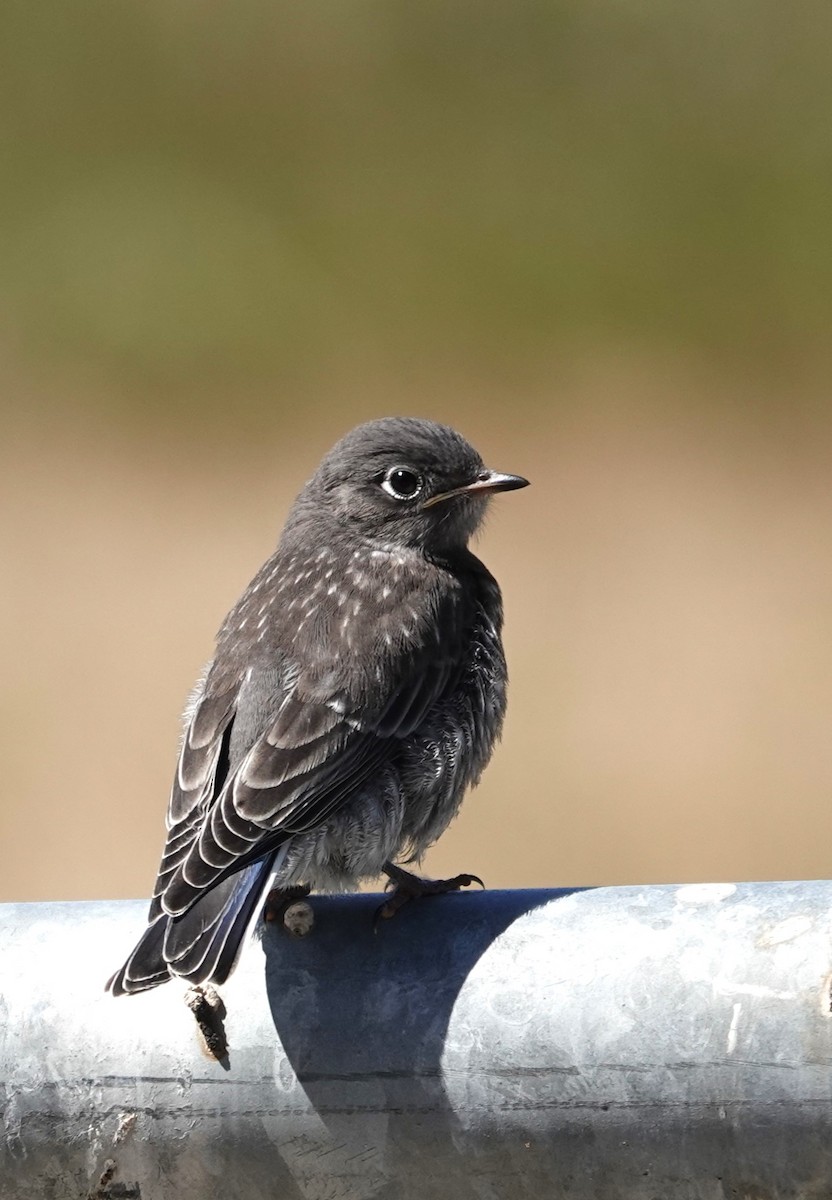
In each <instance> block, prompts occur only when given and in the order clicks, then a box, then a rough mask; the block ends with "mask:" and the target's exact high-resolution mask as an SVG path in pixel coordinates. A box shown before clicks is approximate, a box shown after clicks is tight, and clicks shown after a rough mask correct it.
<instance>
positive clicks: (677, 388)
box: [0, 361, 832, 900]
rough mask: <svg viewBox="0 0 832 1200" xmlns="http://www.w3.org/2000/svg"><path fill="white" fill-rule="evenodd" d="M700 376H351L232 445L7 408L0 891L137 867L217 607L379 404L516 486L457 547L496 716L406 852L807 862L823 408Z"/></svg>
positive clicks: (831, 599)
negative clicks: (491, 604)
mask: <svg viewBox="0 0 832 1200" xmlns="http://www.w3.org/2000/svg"><path fill="white" fill-rule="evenodd" d="M714 386H715V385H713V383H708V382H706V381H704V380H703V379H702V378H701V377H698V378H694V377H689V378H685V376H684V371H683V368H682V367H681V366H680V365H678V364H677V366H675V367H669V366H668V365H667V364H663V365H661V367H659V365H658V364H655V363H654V364H652V365H651V366H649V367H648V366H645V365H644V364H641V365H638V366H637V365H635V364H633V363H632V362H627V361H622V362H610V363H607V364H605V365H604V366H603V368H598V367H595V368H592V369H589V368H588V369H586V370H585V371H584V372H583V373H578V374H576V375H575V376H574V377H573V379H572V381H571V382H570V383H569V384H567V385H565V387H561V389H560V395H559V396H558V404H557V405H555V403H554V395H553V396H552V397H550V398H549V400H550V402H549V403H548V404H547V396H546V395H545V394H542V395H538V396H536V397H533V398H532V399H533V401H534V402H533V403H527V404H526V405H525V407H523V408H518V409H517V410H513V408H512V405H511V403H510V401H509V398H508V397H506V398H505V403H504V404H503V406H502V412H500V411H499V408H498V407H495V406H493V405H492V406H489V407H488V408H487V409H484V410H483V411H482V412H479V411H478V399H477V397H475V396H465V395H462V396H460V395H457V396H456V397H453V396H451V395H450V394H448V395H442V394H440V395H434V397H433V399H432V401H431V402H429V403H426V402H423V403H419V402H418V400H417V397H416V396H414V395H412V394H410V393H408V392H403V393H402V394H401V395H399V396H392V395H389V394H385V395H384V396H378V397H376V396H373V397H367V396H365V397H364V398H363V399H362V400H361V401H360V402H356V403H355V404H354V405H353V407H352V410H351V411H349V413H348V415H347V413H346V412H345V413H344V414H342V419H341V420H338V421H337V420H335V419H331V418H329V417H327V418H326V419H325V420H324V419H319V420H318V419H316V418H315V415H314V414H313V413H307V414H304V413H303V412H302V413H301V414H300V415H299V417H298V419H297V421H296V422H295V424H294V428H292V429H289V430H287V431H286V432H285V435H284V436H277V435H276V436H271V435H270V436H269V437H265V438H263V439H261V440H260V441H254V440H249V441H248V442H247V443H236V444H234V443H228V442H225V443H223V442H222V441H220V440H212V438H211V437H202V438H200V436H199V435H198V434H195V435H194V436H187V435H185V434H184V433H182V434H180V435H179V436H178V437H176V436H175V435H173V434H172V433H171V431H170V429H166V430H164V432H163V433H162V432H161V431H160V434H159V436H158V437H157V436H154V435H153V433H152V431H147V430H145V431H143V433H142V434H141V435H139V434H135V435H133V436H131V435H129V433H126V432H123V433H122V434H121V435H119V436H116V435H115V434H114V433H113V432H112V430H110V431H109V432H108V430H107V427H106V425H104V424H103V423H98V422H96V421H95V420H93V419H90V418H84V417H83V416H81V415H79V414H76V415H75V416H74V417H73V418H72V419H69V417H68V416H67V417H65V418H64V419H58V418H56V417H55V415H54V414H53V415H52V416H51V417H50V418H49V419H48V420H45V419H42V420H37V419H35V418H34V416H27V415H26V413H25V410H21V413H20V414H19V415H18V418H17V420H16V422H15V423H14V427H13V428H12V429H11V431H10V436H9V437H8V438H7V439H6V440H5V441H4V444H3V446H2V449H0V479H1V480H2V511H3V521H2V526H0V539H2V541H1V542H0V553H2V560H3V563H4V569H3V581H2V591H0V605H2V608H0V613H1V614H2V626H3V629H4V630H5V636H4V638H3V643H2V650H0V655H2V657H1V658H0V672H2V679H3V689H2V703H3V713H2V724H3V729H4V731H5V737H4V743H5V747H6V749H5V756H4V757H5V769H4V802H3V805H2V809H0V819H1V820H2V826H0V834H1V836H2V843H1V844H2V847H3V870H2V876H0V898H2V899H8V900H11V899H23V900H28V899H31V900H34V899H43V898H76V897H78V898H82V897H106V896H111V897H125V896H141V895H144V894H146V893H147V891H148V888H149V887H150V885H151V882H152V879H153V876H154V872H155V868H156V864H157V855H158V852H159V849H160V844H161V835H162V820H163V813H164V809H165V805H166V800H167V791H168V786H169V776H170V772H171V768H172V763H173V757H174V752H175V748H176V742H177V736H178V711H179V708H180V706H181V704H182V702H183V699H184V697H185V695H186V693H187V692H188V689H189V687H190V685H191V682H192V680H193V677H194V676H195V674H196V672H197V671H198V669H199V667H200V665H201V664H202V662H203V661H204V660H205V659H207V658H208V657H209V655H210V653H211V640H212V637H213V633H214V631H215V629H216V627H217V626H218V624H219V621H220V619H221V617H222V616H223V614H224V612H225V610H226V609H227V607H228V606H229V605H230V604H231V602H232V601H233V600H234V599H235V597H236V595H237V593H238V592H239V591H240V589H241V588H242V586H243V585H244V584H245V583H246V582H247V581H248V578H249V577H250V575H251V574H252V573H253V571H254V570H255V569H256V567H257V566H258V565H259V562H260V560H261V559H262V558H264V557H265V556H266V555H267V554H268V553H269V552H270V549H271V547H272V544H273V542H274V539H275V537H276V534H277V531H278V528H279V526H280V524H281V522H282V519H283V515H284V514H285V511H286V507H287V505H288V504H289V502H290V500H291V497H292V496H293V494H294V492H295V491H296V490H297V488H298V487H299V486H300V484H301V483H302V482H303V480H304V479H305V477H306V475H307V474H308V473H309V471H310V470H311V469H312V468H313V466H314V464H315V462H316V461H317V459H318V457H319V456H320V454H321V453H322V451H323V450H324V449H326V448H327V446H328V445H329V444H330V443H331V442H332V441H333V440H334V439H335V438H336V437H337V436H338V435H339V434H340V433H341V432H342V431H343V428H344V427H345V426H346V425H347V424H351V423H353V422H354V421H357V420H360V419H365V418H366V417H369V416H372V415H377V414H380V413H382V412H395V411H403V412H420V413H422V414H424V415H429V416H434V417H438V418H442V419H444V420H447V421H449V422H451V423H453V424H456V425H458V426H459V427H460V428H461V429H462V430H463V431H464V432H465V433H466V434H467V435H468V436H469V437H470V438H471V439H472V440H473V441H474V442H475V443H476V444H477V446H478V447H479V448H480V449H481V451H482V453H483V454H484V456H485V457H486V459H487V461H489V462H491V463H493V464H494V465H495V466H497V467H500V468H503V469H507V470H511V471H519V472H523V473H524V474H527V475H528V476H529V477H530V478H531V479H532V481H533V485H534V486H533V488H530V489H528V490H527V491H524V492H522V493H518V494H517V495H512V496H504V497H501V498H500V499H499V500H498V501H497V502H496V503H495V504H494V505H493V509H492V515H491V517H490V520H489V523H488V527H487V529H486V531H485V534H484V535H483V537H482V539H481V541H480V544H479V550H480V552H481V554H482V556H483V558H484V559H485V560H486V561H487V563H488V564H489V566H490V567H491V568H492V569H493V570H494V572H495V573H496V574H497V575H498V577H499V578H500V580H501V582H502V584H503V589H504V593H505V598H506V608H507V648H508V654H509V660H510V668H511V679H512V687H511V701H510V709H509V719H508V724H507V728H506V732H505V737H504V740H503V743H502V746H501V747H500V748H499V750H498V753H497V754H496V756H495V759H494V761H493V764H492V766H491V768H490V769H489V771H488V772H487V775H486V778H485V780H484V782H483V784H482V785H481V787H480V788H479V789H478V790H477V791H476V792H474V793H473V794H472V795H471V796H470V797H469V798H468V800H467V802H466V804H465V806H464V810H463V813H462V815H461V817H460V819H459V820H458V821H457V822H456V824H455V825H454V826H453V827H452V829H451V830H450V831H449V832H448V833H447V834H446V836H445V837H444V838H443V840H442V841H441V843H440V844H439V845H438V846H437V847H436V848H435V849H434V850H433V851H432V852H431V854H430V855H429V858H428V859H427V861H426V863H425V866H426V869H427V871H428V872H432V873H437V874H438V873H441V872H444V871H456V870H459V869H469V870H476V871H477V872H478V873H480V874H482V875H483V876H484V877H485V879H486V880H487V882H488V883H489V884H490V885H492V886H519V885H533V884H534V885H537V884H591V883H601V882H613V881H617V882H628V881H654V880H695V879H710V878H732V879H733V878H760V877H763V878H769V877H775V878H788V877H805V876H810V877H811V876H823V875H826V874H828V873H829V871H830V869H832V848H830V845H829V842H830V837H829V834H830V820H832V819H831V818H830V815H829V801H830V794H831V793H832V738H830V729H832V543H830V535H829V529H830V518H832V481H831V480H830V472H829V450H830V434H829V429H828V427H826V426H825V422H824V420H823V419H822V413H823V409H822V406H820V407H819V408H817V409H816V415H815V416H814V417H813V416H812V415H811V413H812V409H813V406H812V404H810V403H808V402H806V401H807V397H806V396H805V395H804V396H803V400H804V403H803V404H802V405H801V406H800V407H799V408H795V409H794V410H793V412H792V413H791V415H790V411H789V403H788V397H787V396H779V397H778V396H777V395H775V394H774V393H773V394H772V395H771V396H770V397H769V400H770V401H771V403H770V405H768V407H766V406H765V405H764V406H762V407H761V406H760V403H759V402H760V396H759V394H755V395H754V396H753V397H752V396H749V397H747V399H748V400H749V405H748V408H747V409H744V407H743V404H742V400H743V397H742V395H739V396H738V395H737V392H736V391H734V392H733V394H732V400H733V401H734V403H733V404H732V405H731V407H730V409H729V410H726V408H725V407H721V406H720V405H718V404H717V405H714V404H711V403H709V401H713V400H714V398H715V394H714ZM717 398H718V397H717ZM524 399H525V400H526V401H527V402H528V400H529V398H528V397H525V398H524ZM809 399H811V397H809ZM737 401H739V403H737ZM726 412H727V413H728V414H729V415H726ZM818 413H820V414H821V418H818V416H817V414H818ZM692 414H697V415H692Z"/></svg>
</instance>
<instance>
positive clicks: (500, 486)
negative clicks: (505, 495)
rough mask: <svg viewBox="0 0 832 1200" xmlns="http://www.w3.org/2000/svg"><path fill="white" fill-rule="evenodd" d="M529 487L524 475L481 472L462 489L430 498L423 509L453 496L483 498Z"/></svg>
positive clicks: (455, 489) (454, 489)
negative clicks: (483, 496)
mask: <svg viewBox="0 0 832 1200" xmlns="http://www.w3.org/2000/svg"><path fill="white" fill-rule="evenodd" d="M528 486H529V481H528V479H524V478H523V476H522V475H505V474H503V472H502V471H480V473H479V475H478V476H477V478H476V479H475V480H474V481H473V482H472V483H464V484H463V485H462V487H458V488H453V489H452V490H451V491H450V492H440V493H439V495H438V496H430V497H429V498H428V499H427V500H426V501H425V502H424V504H423V505H422V508H430V507H431V506H432V505H434V504H439V502H440V501H442V500H450V498H451V496H481V495H486V494H487V495H490V494H491V492H513V491H516V489H517V488H524V487H528Z"/></svg>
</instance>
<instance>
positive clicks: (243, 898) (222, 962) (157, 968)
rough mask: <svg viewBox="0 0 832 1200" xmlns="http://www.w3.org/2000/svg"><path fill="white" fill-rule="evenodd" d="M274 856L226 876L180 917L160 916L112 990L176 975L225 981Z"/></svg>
mask: <svg viewBox="0 0 832 1200" xmlns="http://www.w3.org/2000/svg"><path fill="white" fill-rule="evenodd" d="M274 857H275V856H274V855H273V854H270V855H269V857H268V858H266V859H263V860H261V861H260V862H257V863H253V864H252V865H251V866H250V867H246V868H245V869H244V870H242V871H240V872H238V873H237V874H236V875H231V876H229V878H228V879H224V880H223V881H222V883H218V884H217V886H216V887H214V888H212V889H211V890H210V892H206V893H205V895H203V896H200V898H199V899H198V900H197V901H196V903H195V904H193V905H192V906H191V908H189V909H188V911H187V912H185V913H183V914H182V916H180V917H171V916H169V915H168V914H167V913H161V914H160V915H159V916H158V917H156V919H155V920H154V921H153V922H152V923H151V924H150V925H148V927H147V929H146V930H145V931H144V933H143V934H142V936H141V938H140V939H139V942H138V944H137V945H136V948H135V949H134V950H133V953H132V954H131V955H130V957H129V958H128V959H127V962H126V963H125V964H124V966H123V967H122V968H121V970H120V971H116V973H115V975H113V977H112V978H111V979H110V980H108V982H107V989H108V991H111V992H112V993H113V995H114V996H124V995H131V994H132V993H134V992H145V991H147V990H148V989H150V988H154V987H157V986H158V985H159V984H160V983H164V982H165V981H166V980H167V979H170V978H173V977H176V976H179V977H180V978H182V979H187V980H188V982H189V983H224V982H225V980H226V979H227V978H228V976H229V975H230V974H231V970H232V968H233V966H234V963H235V961H236V958H237V954H238V952H239V949H240V943H241V941H242V939H243V934H244V933H245V931H246V928H247V926H248V923H249V921H250V919H251V916H252V913H253V912H254V909H255V908H256V906H257V904H258V902H259V900H260V896H261V895H262V892H263V889H264V888H265V885H266V883H267V882H268V879H269V876H270V875H271V872H272V864H273V860H274Z"/></svg>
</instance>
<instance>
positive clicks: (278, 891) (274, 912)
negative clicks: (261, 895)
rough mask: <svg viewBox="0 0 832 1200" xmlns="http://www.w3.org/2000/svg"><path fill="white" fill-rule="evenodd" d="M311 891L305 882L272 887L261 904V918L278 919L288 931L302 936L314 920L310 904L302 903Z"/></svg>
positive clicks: (267, 919) (266, 919) (265, 919)
mask: <svg viewBox="0 0 832 1200" xmlns="http://www.w3.org/2000/svg"><path fill="white" fill-rule="evenodd" d="M311 891H312V888H311V887H310V886H309V885H308V884H305V883H304V884H299V885H298V886H297V887H288V888H272V890H271V891H270V892H269V894H268V895H267V896H266V900H265V903H264V905H263V920H264V921H269V922H271V921H279V922H280V923H281V924H282V925H283V927H284V928H285V929H287V930H288V932H289V933H293V934H294V935H295V936H296V937H303V936H304V935H305V934H307V933H308V932H309V930H310V929H311V928H312V926H313V924H314V920H315V919H314V916H313V913H312V909H311V907H310V905H308V904H306V903H304V901H305V900H306V897H307V896H308V895H309V893H310V892H311Z"/></svg>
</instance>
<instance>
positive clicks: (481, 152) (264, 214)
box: [0, 0, 832, 411]
mask: <svg viewBox="0 0 832 1200" xmlns="http://www.w3.org/2000/svg"><path fill="white" fill-rule="evenodd" d="M4 17H5V22H4V23H5V33H4V36H3V38H2V39H0V95H2V103H0V138H2V162H3V164H4V166H3V170H4V172H5V174H6V179H5V183H4V185H3V187H2V190H0V256H1V257H2V268H1V269H0V305H2V308H1V309H0V311H2V315H3V322H4V325H5V327H6V331H7V332H6V335H5V340H6V343H7V345H8V346H10V347H11V348H12V353H13V354H15V355H17V356H19V357H20V359H21V360H22V361H25V362H29V363H39V364H41V365H43V364H47V366H49V365H50V364H51V365H52V366H54V368H55V369H57V370H59V371H64V372H70V373H71V372H73V371H76V372H77V373H78V376H79V378H84V377H88V376H90V375H92V376H94V377H95V378H98V379H100V380H101V381H103V383H104V384H105V385H106V386H107V387H108V388H111V389H112V390H113V391H112V394H114V395H121V396H122V397H123V402H124V404H125V405H127V404H130V403H133V402H135V401H136V398H137V397H138V398H141V400H142V402H143V403H144V402H145V401H146V398H147V396H148V395H150V394H155V393H158V394H160V395H162V396H164V397H165V402H166V403H170V404H173V405H174V406H175V405H177V404H178V405H180V406H181V407H182V409H183V411H186V410H187V409H188V407H189V406H190V405H193V404H196V403H198V402H199V401H198V399H197V398H196V397H197V395H198V389H199V388H200V387H201V386H202V385H205V386H206V387H207V386H209V385H210V386H211V387H219V388H222V387H224V386H226V385H231V384H232V383H233V384H237V385H240V384H241V383H242V384H250V385H253V387H252V391H251V395H252V396H254V395H257V394H258V393H257V388H258V387H260V386H261V385H263V386H265V387H272V386H275V385H276V386H278V387H280V386H281V385H286V384H287V383H288V384H291V383H293V382H295V383H296V381H298V380H302V379H305V378H309V377H310V376H318V375H320V374H321V373H326V371H327V370H332V369H337V365H338V364H339V363H345V362H346V363H357V364H358V365H359V368H361V367H362V366H363V365H364V364H375V365H379V364H380V365H382V366H383V367H384V368H385V369H388V370H390V371H394V372H396V373H399V374H401V375H406V374H407V372H408V371H409V370H410V369H411V367H412V365H413V364H414V363H417V362H418V363H420V364H424V363H425V362H427V363H429V364H430V363H436V364H437V365H438V367H439V368H441V366H442V365H443V364H445V365H447V364H453V365H456V366H457V367H459V369H462V370H465V371H468V372H471V371H473V372H475V373H480V374H482V375H487V374H488V373H489V372H506V371H507V372H509V373H511V372H527V371H529V370H534V364H536V363H547V362H551V361H553V360H554V359H556V358H557V357H558V356H567V357H568V356H569V355H570V354H573V353H586V352H587V351H588V350H589V351H590V352H591V349H592V347H593V346H595V345H599V344H637V345H643V346H646V347H648V348H650V347H654V348H657V349H659V350H660V351H666V350H672V351H675V350H681V351H682V352H683V353H695V354H699V353H705V354H708V355H718V356H722V357H724V358H725V359H726V360H728V359H738V360H741V361H748V362H753V363H755V364H757V365H758V366H760V367H761V368H762V369H763V370H767V369H778V368H779V367H781V366H782V365H783V364H786V365H788V364H790V363H793V362H795V361H797V360H799V359H800V358H802V357H806V356H817V355H819V354H821V355H822V354H825V353H826V342H827V341H828V331H829V326H830V315H832V242H830V237H829V204H830V195H832V139H830V136H829V113H830V111H832V71H830V67H829V62H830V49H832V9H830V7H829V5H828V4H827V3H825V2H824V3H821V2H820V0H798V2H797V3H796V4H793V5H787V6H784V5H783V4H781V3H777V2H775V0H755V2H754V3H750V2H748V0H738V2H736V3H734V4H731V5H726V4H723V3H718V2H717V0H700V2H699V3H697V4H688V5H669V4H659V3H654V2H651V0H612V2H607V3H601V2H599V0H552V2H548V3H544V2H543V0H521V2H520V3H514V4H502V5H494V4H483V3H482V2H479V3H474V2H473V0H428V2H426V3H424V4H420V5H414V4H412V3H406V2H404V0H384V2H383V3H382V2H381V0H349V3H347V2H345V0H321V2H307V3H303V4H284V3H280V2H278V3H270V2H267V0H239V2H238V3H236V4H233V5H231V4H219V3H213V4H212V3H202V4H196V3H188V2H186V0H145V3H143V4H141V5H138V4H135V5H127V4H115V3H113V0H107V2H106V3H105V2H103V0H75V3H73V4H69V5H67V4H58V3H55V2H54V0H52V2H44V3H41V4H36V5H33V4H30V3H25V2H23V0H10V2H9V3H8V4H7V5H6V8H5V12H4ZM252 402H253V401H252Z"/></svg>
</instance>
